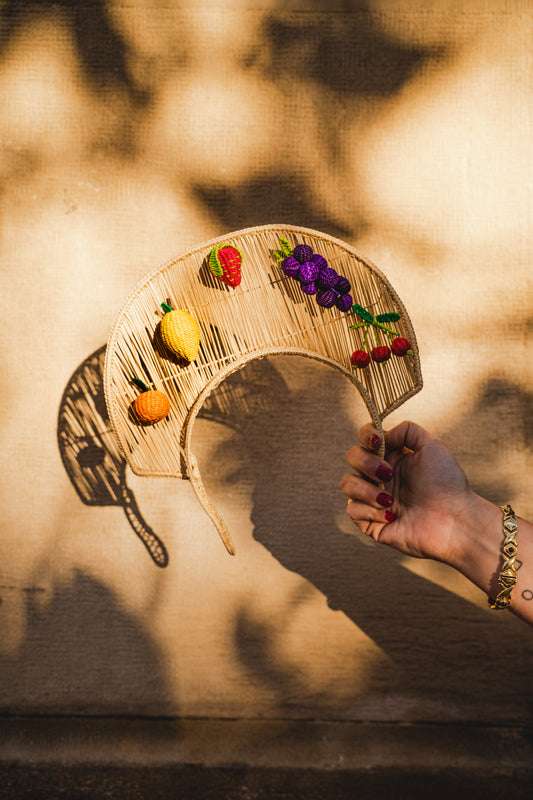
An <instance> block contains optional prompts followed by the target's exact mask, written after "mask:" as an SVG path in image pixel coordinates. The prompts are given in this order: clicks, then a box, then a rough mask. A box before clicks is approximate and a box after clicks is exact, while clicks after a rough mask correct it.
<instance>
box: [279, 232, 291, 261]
mask: <svg viewBox="0 0 533 800" xmlns="http://www.w3.org/2000/svg"><path fill="white" fill-rule="evenodd" d="M279 246H280V247H281V251H282V253H283V257H284V258H286V257H287V256H292V247H291V245H290V242H289V241H288V239H283V238H282V237H281V236H280V237H279Z"/></svg>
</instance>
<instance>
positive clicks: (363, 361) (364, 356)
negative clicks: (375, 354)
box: [350, 350, 370, 369]
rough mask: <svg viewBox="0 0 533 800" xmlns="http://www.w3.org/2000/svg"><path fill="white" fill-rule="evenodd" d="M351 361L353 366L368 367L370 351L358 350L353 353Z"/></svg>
mask: <svg viewBox="0 0 533 800" xmlns="http://www.w3.org/2000/svg"><path fill="white" fill-rule="evenodd" d="M350 362H351V364H352V367H359V368H360V369H364V368H365V367H368V365H369V364H370V356H369V355H368V353H365V351H364V350H356V351H355V352H354V353H352V355H351V358H350Z"/></svg>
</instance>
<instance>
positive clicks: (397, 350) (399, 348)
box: [390, 336, 413, 356]
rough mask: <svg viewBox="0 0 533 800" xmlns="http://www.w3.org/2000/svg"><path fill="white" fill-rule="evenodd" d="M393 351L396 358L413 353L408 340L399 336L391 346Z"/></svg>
mask: <svg viewBox="0 0 533 800" xmlns="http://www.w3.org/2000/svg"><path fill="white" fill-rule="evenodd" d="M390 346H391V350H392V352H393V353H394V355H395V356H406V355H407V354H408V353H409V354H410V353H412V352H413V351H412V350H411V344H410V342H409V341H408V340H407V339H404V338H403V337H402V336H398V337H397V338H396V339H393V341H392V342H391V344H390Z"/></svg>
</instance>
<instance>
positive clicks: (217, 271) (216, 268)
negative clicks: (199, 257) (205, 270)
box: [209, 245, 224, 278]
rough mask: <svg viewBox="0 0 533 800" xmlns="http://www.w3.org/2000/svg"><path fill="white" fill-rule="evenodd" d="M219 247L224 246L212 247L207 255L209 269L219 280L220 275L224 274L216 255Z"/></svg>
mask: <svg viewBox="0 0 533 800" xmlns="http://www.w3.org/2000/svg"><path fill="white" fill-rule="evenodd" d="M221 247H224V245H219V246H218V247H214V248H213V249H212V250H211V252H210V253H209V269H210V270H211V272H212V273H213V275H215V276H216V277H217V278H220V276H221V275H223V274H224V270H223V269H222V265H221V264H220V262H219V260H218V258H217V253H218V251H219V250H220V248H221Z"/></svg>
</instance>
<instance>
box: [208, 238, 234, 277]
mask: <svg viewBox="0 0 533 800" xmlns="http://www.w3.org/2000/svg"><path fill="white" fill-rule="evenodd" d="M241 264H242V253H241V251H240V250H237V248H236V247H233V246H232V245H231V244H220V245H218V246H217V247H214V248H213V249H212V250H211V252H210V253H209V269H210V270H211V272H212V273H213V275H215V277H217V278H218V279H219V280H221V281H223V282H224V283H227V285H228V286H233V287H235V286H238V285H239V284H240V282H241Z"/></svg>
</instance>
